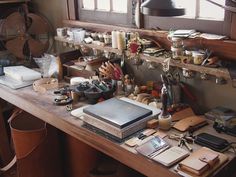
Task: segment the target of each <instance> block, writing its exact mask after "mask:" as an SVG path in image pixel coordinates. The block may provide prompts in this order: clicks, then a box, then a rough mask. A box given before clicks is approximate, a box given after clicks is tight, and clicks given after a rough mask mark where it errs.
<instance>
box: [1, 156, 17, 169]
mask: <svg viewBox="0 0 236 177" xmlns="http://www.w3.org/2000/svg"><path fill="white" fill-rule="evenodd" d="M15 164H16V156H15V157H14V158H13V159H12V161H11V162H10V163H9V164H8V165H6V166H5V167H3V168H0V172H6V171H8V170H10V169H11V167H13V166H14V165H15Z"/></svg>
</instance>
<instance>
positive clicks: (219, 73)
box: [55, 36, 230, 80]
mask: <svg viewBox="0 0 236 177" xmlns="http://www.w3.org/2000/svg"><path fill="white" fill-rule="evenodd" d="M55 40H56V41H60V42H63V43H67V44H72V45H73V46H79V45H85V46H87V47H90V48H95V49H98V50H105V51H108V52H112V53H117V54H122V53H123V51H121V50H118V49H114V48H112V47H109V46H99V45H95V44H84V43H83V44H79V43H74V42H73V41H69V40H67V39H65V38H61V37H58V36H56V37H55ZM127 53H128V52H127ZM127 53H126V54H127ZM140 58H141V59H143V60H145V61H148V62H155V63H158V64H161V63H163V61H164V60H165V59H166V58H164V57H153V56H146V55H143V54H140ZM170 65H171V66H174V67H178V68H186V69H189V70H192V71H196V72H200V73H206V74H209V75H213V76H216V77H222V78H224V79H226V80H229V79H230V75H229V72H228V70H227V69H226V68H209V67H204V66H199V65H194V64H184V63H181V62H179V61H178V60H171V61H170Z"/></svg>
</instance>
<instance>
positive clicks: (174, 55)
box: [171, 46, 184, 60]
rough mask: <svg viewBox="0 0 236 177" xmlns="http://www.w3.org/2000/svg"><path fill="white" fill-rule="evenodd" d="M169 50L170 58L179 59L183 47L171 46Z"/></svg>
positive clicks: (182, 52) (182, 53)
mask: <svg viewBox="0 0 236 177" xmlns="http://www.w3.org/2000/svg"><path fill="white" fill-rule="evenodd" d="M171 51H172V58H173V59H175V60H179V59H181V57H182V56H183V55H184V50H183V48H175V47H173V46H171Z"/></svg>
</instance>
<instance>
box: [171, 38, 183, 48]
mask: <svg viewBox="0 0 236 177" xmlns="http://www.w3.org/2000/svg"><path fill="white" fill-rule="evenodd" d="M170 40H171V42H172V46H173V47H175V48H182V47H183V46H184V42H183V39H182V38H178V37H172V38H171V39H170Z"/></svg>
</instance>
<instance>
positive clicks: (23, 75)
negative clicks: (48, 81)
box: [0, 66, 41, 89]
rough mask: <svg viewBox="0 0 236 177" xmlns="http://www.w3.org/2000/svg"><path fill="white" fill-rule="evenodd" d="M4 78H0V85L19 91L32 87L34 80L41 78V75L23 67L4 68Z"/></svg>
mask: <svg viewBox="0 0 236 177" xmlns="http://www.w3.org/2000/svg"><path fill="white" fill-rule="evenodd" d="M4 73H5V75H4V76H0V84H3V85H6V86H8V87H10V88H12V89H19V88H22V87H26V86H29V85H32V84H33V82H34V81H35V80H38V79H40V78H41V74H40V73H39V72H37V71H34V70H32V69H29V68H26V67H24V66H9V67H4Z"/></svg>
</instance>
